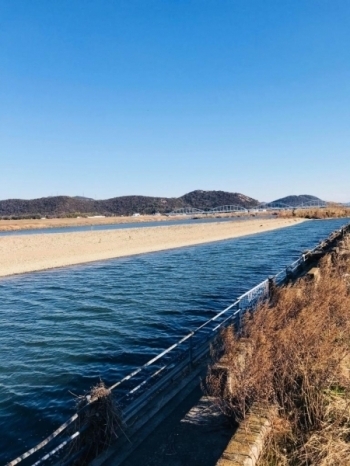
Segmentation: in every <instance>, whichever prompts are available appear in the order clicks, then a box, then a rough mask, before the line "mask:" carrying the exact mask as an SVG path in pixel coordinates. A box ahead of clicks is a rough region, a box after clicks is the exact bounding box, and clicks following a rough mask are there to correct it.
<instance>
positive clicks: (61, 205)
mask: <svg viewBox="0 0 350 466" xmlns="http://www.w3.org/2000/svg"><path fill="white" fill-rule="evenodd" d="M222 205H238V206H242V207H246V208H249V207H255V206H257V205H258V201H257V200H255V199H252V198H251V197H248V196H245V195H243V194H239V193H229V192H225V191H201V190H197V191H192V192H190V193H188V194H185V195H184V196H181V197H178V198H166V197H149V196H122V197H114V198H112V199H106V200H94V199H90V198H84V197H80V196H76V197H69V196H54V197H43V198H40V199H32V200H23V199H7V200H4V201H0V217H15V218H29V217H67V216H75V215H132V214H133V213H136V212H137V213H140V214H154V213H156V212H160V213H168V212H171V211H172V210H173V209H178V208H181V207H195V208H198V209H210V208H213V207H218V206H222Z"/></svg>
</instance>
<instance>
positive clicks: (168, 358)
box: [6, 224, 350, 466]
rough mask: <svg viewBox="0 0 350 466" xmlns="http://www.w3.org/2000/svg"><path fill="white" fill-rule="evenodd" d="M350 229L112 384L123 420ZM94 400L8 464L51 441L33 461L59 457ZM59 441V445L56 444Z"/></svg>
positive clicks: (243, 295)
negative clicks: (273, 286) (273, 288)
mask: <svg viewBox="0 0 350 466" xmlns="http://www.w3.org/2000/svg"><path fill="white" fill-rule="evenodd" d="M349 229H350V224H349V225H347V226H346V227H343V229H341V230H336V231H335V232H333V233H332V234H331V235H330V236H329V238H328V239H327V240H326V241H321V242H320V244H319V245H317V246H316V247H315V248H314V249H312V250H311V251H308V252H306V253H305V254H303V255H302V256H301V257H299V258H298V259H297V260H296V261H294V262H293V263H292V264H290V265H289V266H288V267H287V268H286V269H285V270H282V271H281V272H279V273H277V274H276V275H275V276H273V277H271V278H269V279H266V280H264V281H262V282H261V283H259V284H258V285H256V286H255V287H253V288H252V289H250V290H249V291H247V292H246V293H244V294H242V295H241V296H240V297H239V298H238V299H236V301H234V302H233V303H232V304H231V305H229V306H228V307H226V308H225V309H223V310H222V311H221V312H219V313H218V314H216V315H215V316H214V317H212V318H211V319H209V320H208V321H206V322H205V323H203V324H202V325H200V326H199V327H197V328H196V329H195V330H193V331H192V332H190V333H189V334H187V335H186V336H184V337H183V338H182V339H181V340H179V341H178V342H176V343H174V344H173V345H171V346H170V347H169V348H167V349H166V350H164V351H162V352H161V353H160V354H158V355H157V356H155V357H154V358H152V359H151V360H150V361H148V362H147V363H146V364H144V365H143V366H141V367H139V368H137V369H135V370H134V371H133V372H131V373H130V374H128V375H127V376H125V377H124V378H123V379H121V380H120V381H118V382H116V383H115V384H114V385H112V386H111V387H109V390H111V391H113V390H115V389H117V388H118V390H119V391H120V395H121V396H120V397H119V398H118V400H117V401H118V404H119V406H120V407H121V409H122V413H123V420H124V421H125V422H127V421H128V420H129V419H131V418H133V416H135V414H136V413H137V412H138V411H140V410H141V409H142V408H144V407H145V406H147V404H148V403H149V400H150V399H151V397H154V396H155V395H156V394H157V393H159V391H161V390H162V389H164V387H166V386H167V384H169V383H171V382H172V381H174V380H176V379H178V378H179V377H180V376H181V374H183V373H184V371H186V370H191V369H192V368H193V367H194V366H195V365H196V364H198V362H199V361H200V360H201V359H202V358H203V357H204V356H205V355H207V354H208V353H209V350H210V343H211V342H212V341H213V340H214V339H215V338H216V337H217V335H218V334H219V331H220V330H221V329H222V328H224V327H226V326H228V325H230V324H231V323H232V322H237V323H238V324H239V322H240V319H241V317H242V316H243V315H244V312H245V311H246V310H248V309H253V308H255V307H256V306H257V305H258V304H259V303H261V302H262V301H264V300H266V299H268V298H269V293H270V283H271V282H273V283H274V284H276V285H281V284H283V283H284V282H286V280H288V279H289V278H290V277H292V276H293V275H295V274H296V273H297V272H298V271H299V270H300V268H302V267H303V265H304V263H305V262H306V261H307V260H308V258H309V257H311V256H312V255H313V254H316V253H317V252H319V253H320V252H321V251H322V248H324V247H325V246H327V245H329V244H330V243H331V242H332V241H334V240H335V239H337V238H339V237H340V236H341V235H342V234H344V232H345V231H347V230H349ZM327 241H328V242H327ZM92 403H94V401H91V400H89V399H88V397H87V404H86V405H85V406H84V408H82V409H81V410H80V411H79V412H78V413H77V414H75V415H74V416H72V417H71V418H70V419H69V420H68V421H67V422H65V423H64V424H62V425H61V426H60V427H59V428H58V429H57V430H56V431H55V432H53V433H52V434H51V435H50V436H48V437H47V438H46V439H45V440H43V441H42V442H40V443H39V444H38V445H37V446H35V447H33V448H31V449H30V450H28V451H27V452H25V453H24V454H22V455H21V456H19V457H18V458H16V459H14V460H13V461H11V462H9V463H8V464H7V465H6V466H16V465H17V464H19V463H20V462H22V461H23V460H25V459H26V458H28V457H30V456H31V455H33V454H34V453H37V452H38V451H40V450H41V449H43V448H45V447H46V446H48V445H49V444H51V448H52V447H53V448H52V449H51V450H50V451H49V452H48V453H46V454H45V455H44V456H43V457H41V458H39V459H38V460H37V461H36V462H35V463H33V464H34V466H37V465H39V464H42V463H44V462H45V461H47V460H49V459H51V458H52V457H54V456H55V455H56V457H57V455H58V454H60V453H61V452H62V451H63V450H64V448H65V447H66V446H67V445H68V444H69V443H70V442H71V441H72V440H74V439H75V438H77V437H78V436H79V435H80V434H81V433H82V430H83V429H81V430H80V431H79V430H77V431H76V432H74V433H73V434H71V433H70V434H69V435H68V436H67V434H66V437H65V438H64V439H63V440H62V439H61V440H59V441H58V440H57V439H58V436H59V435H61V434H62V433H63V432H64V431H66V429H67V428H68V427H69V426H70V425H72V424H73V422H74V421H76V420H77V418H78V417H79V416H80V414H81V412H82V411H83V410H85V409H87V408H89V406H91V404H92ZM55 441H56V444H55V445H54V442H55ZM59 442H60V443H59ZM78 454H79V452H78ZM56 460H57V458H56ZM69 463H70V462H69V461H68V462H66V463H65V465H67V464H69Z"/></svg>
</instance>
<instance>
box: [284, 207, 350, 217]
mask: <svg viewBox="0 0 350 466" xmlns="http://www.w3.org/2000/svg"><path fill="white" fill-rule="evenodd" d="M278 217H279V218H291V217H298V218H308V219H327V218H349V217H350V207H344V206H340V205H337V204H329V205H327V206H326V207H325V208H322V209H321V208H310V209H294V210H293V211H290V210H281V211H279V212H278Z"/></svg>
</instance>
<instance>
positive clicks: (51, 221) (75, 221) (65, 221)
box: [0, 212, 271, 231]
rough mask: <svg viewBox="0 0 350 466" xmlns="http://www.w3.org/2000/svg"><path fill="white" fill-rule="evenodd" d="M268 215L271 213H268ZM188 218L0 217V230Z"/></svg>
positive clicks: (247, 214)
mask: <svg viewBox="0 0 350 466" xmlns="http://www.w3.org/2000/svg"><path fill="white" fill-rule="evenodd" d="M269 215H271V214H270V213H269ZM258 216H259V217H261V216H263V217H265V216H267V212H260V213H259V215H258ZM240 217H242V218H252V219H253V218H254V217H257V214H253V213H250V212H242V213H238V212H237V213H229V214H218V215H212V214H210V215H199V216H198V218H201V219H206V218H211V219H215V218H240ZM184 219H186V220H189V219H191V216H189V215H176V216H167V215H140V216H137V217H132V216H131V217H129V216H127V217H124V216H119V217H103V216H96V217H74V218H42V219H21V220H2V219H0V231H21V230H39V229H40V230H41V229H43V228H65V227H82V226H97V225H118V224H125V223H133V224H138V223H141V224H142V223H146V222H170V223H172V222H176V220H184Z"/></svg>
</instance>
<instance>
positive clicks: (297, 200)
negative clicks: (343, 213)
mask: <svg viewBox="0 0 350 466" xmlns="http://www.w3.org/2000/svg"><path fill="white" fill-rule="evenodd" d="M310 201H319V202H324V201H323V200H322V199H320V198H319V197H316V196H311V195H310V194H300V195H299V196H286V197H282V198H281V199H276V200H275V201H272V202H280V203H282V204H286V205H289V206H291V207H294V206H298V205H300V204H305V203H306V202H310ZM269 204H270V203H269Z"/></svg>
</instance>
